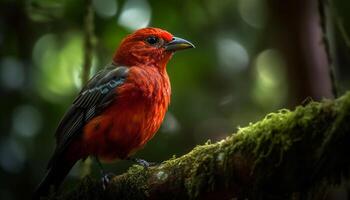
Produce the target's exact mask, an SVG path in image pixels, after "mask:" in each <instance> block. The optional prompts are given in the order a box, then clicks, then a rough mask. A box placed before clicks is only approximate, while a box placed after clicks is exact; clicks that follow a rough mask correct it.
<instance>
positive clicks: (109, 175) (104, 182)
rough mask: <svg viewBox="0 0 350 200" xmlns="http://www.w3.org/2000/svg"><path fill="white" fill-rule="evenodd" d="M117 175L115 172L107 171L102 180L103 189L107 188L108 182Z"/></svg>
mask: <svg viewBox="0 0 350 200" xmlns="http://www.w3.org/2000/svg"><path fill="white" fill-rule="evenodd" d="M114 176H115V175H114V174H113V173H106V174H103V175H102V178H101V182H102V189H103V190H106V188H107V186H108V184H109V183H110V182H111V180H112V178H113V177H114Z"/></svg>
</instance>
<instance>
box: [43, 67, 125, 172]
mask: <svg viewBox="0 0 350 200" xmlns="http://www.w3.org/2000/svg"><path fill="white" fill-rule="evenodd" d="M128 71H129V70H128V68H127V67H123V66H119V67H117V66H114V65H110V66H107V67H106V68H105V69H103V70H101V71H100V72H98V73H97V74H96V75H95V76H94V77H92V78H91V79H90V81H89V82H88V83H87V85H86V86H85V87H84V88H83V89H82V90H81V92H80V93H79V95H78V96H77V98H76V99H75V100H74V102H73V104H72V105H71V107H70V109H69V110H68V111H67V112H66V113H65V115H64V116H63V118H62V120H61V122H60V124H59V125H58V128H57V130H56V134H55V135H56V140H57V146H56V150H55V153H54V155H53V156H52V158H51V160H50V162H49V164H48V167H51V166H52V164H53V162H55V160H56V157H57V156H60V155H61V154H62V152H63V151H64V150H65V149H66V148H67V146H68V145H69V144H70V142H71V141H72V138H74V137H76V136H78V135H80V133H81V131H82V128H83V127H84V125H85V124H86V123H87V122H88V121H89V120H90V119H92V118H93V117H95V116H97V115H99V114H100V113H101V112H102V111H103V110H104V109H105V108H106V107H107V106H108V105H109V104H110V103H111V102H112V101H114V100H115V99H116V96H115V95H116V93H115V92H114V90H115V88H117V87H118V86H120V85H122V84H123V83H124V81H125V79H126V77H127V75H128Z"/></svg>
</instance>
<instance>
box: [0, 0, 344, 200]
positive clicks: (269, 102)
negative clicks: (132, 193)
mask: <svg viewBox="0 0 350 200" xmlns="http://www.w3.org/2000/svg"><path fill="white" fill-rule="evenodd" d="M317 3H318V2H317V0H284V1H279V0H265V1H264V0H220V1H218V0H188V1H178V0H167V1H164V0H163V1H162V0H92V6H93V9H94V15H95V17H94V21H93V22H94V26H95V30H94V34H95V37H94V38H93V40H94V41H93V43H94V44H95V49H94V51H93V59H92V68H91V74H94V73H95V72H96V71H97V70H99V69H101V68H103V67H104V66H105V64H107V63H108V62H110V60H111V56H112V54H113V53H114V50H115V48H116V47H117V46H118V45H119V42H120V40H121V39H122V38H123V37H125V36H126V35H127V34H129V33H131V32H132V31H134V30H136V29H139V28H142V27H146V26H155V27H160V28H163V29H166V30H168V31H169V32H171V33H173V34H174V35H176V36H179V37H183V38H186V39H188V40H190V41H192V42H193V43H194V44H195V45H196V47H197V48H196V49H194V50H189V51H186V52H179V53H177V54H176V55H175V56H174V57H173V59H172V61H171V62H170V63H169V64H168V73H169V76H170V79H171V83H172V102H171V106H170V108H169V112H168V114H167V116H166V119H165V121H164V123H163V126H162V128H161V130H160V131H159V133H158V134H157V135H156V136H155V137H154V139H153V140H151V142H149V143H148V144H147V146H146V147H145V148H144V149H143V150H142V151H140V152H138V153H137V155H136V157H141V158H144V159H146V160H149V161H156V162H161V161H162V160H166V159H169V158H171V157H172V156H173V155H176V156H181V155H183V154H185V153H186V152H188V151H189V150H191V149H192V148H193V147H194V146H195V145H197V144H203V143H204V142H206V141H207V140H208V139H211V141H217V140H221V139H223V138H225V137H226V136H228V135H230V134H232V133H234V132H235V131H236V129H237V127H238V126H246V125H248V124H249V123H250V122H254V121H257V120H259V119H261V118H262V117H263V116H264V115H265V114H267V113H269V112H273V111H276V110H278V109H281V108H290V109H293V108H294V107H295V106H296V105H300V104H303V103H305V102H307V101H308V100H307V99H313V100H320V99H322V98H332V97H333V96H334V93H333V92H332V84H331V82H332V81H331V78H330V77H331V76H330V68H329V66H330V65H332V66H333V69H334V70H333V71H334V76H335V80H336V83H337V91H338V93H339V94H340V95H341V94H343V93H344V92H345V91H346V90H347V89H349V88H350V79H349V75H350V68H349V64H350V56H349V55H350V49H349V47H350V39H349V33H350V12H348V11H349V10H350V1H341V0H333V1H331V2H329V3H326V4H325V5H326V6H325V9H324V11H325V15H324V16H323V18H324V19H323V20H322V21H321V20H320V15H319V6H318V4H317ZM85 5H86V1H83V0H76V1H68V0H62V1H53V0H32V1H30V0H17V1H11V0H1V1H0V17H1V18H0V97H1V98H0V102H1V103H0V109H1V111H0V130H1V134H0V199H9V200H11V199H27V198H28V197H29V195H30V194H31V192H32V191H33V189H34V188H35V186H36V185H37V184H38V183H39V181H40V179H41V178H42V177H43V175H44V173H45V169H46V164H47V161H48V159H49V157H50V155H51V154H52V152H53V150H54V146H55V140H54V136H53V135H54V131H55V128H56V126H57V124H58V122H59V120H60V118H61V117H62V115H63V113H64V112H65V110H66V109H67V108H68V106H69V105H70V104H71V102H72V100H73V98H74V97H75V95H76V94H77V92H78V91H79V90H80V88H81V85H82V80H81V79H82V78H81V77H82V68H83V67H82V66H83V61H84V35H85V33H84V30H85V28H84V15H85V14H86V8H85V7H86V6H85ZM321 10H322V9H321ZM321 13H322V12H321ZM321 22H323V23H321ZM322 24H323V25H324V29H325V30H324V32H322V29H321V27H322ZM324 33H326V34H327V38H328V42H329V45H328V46H327V47H328V48H327V49H329V54H330V55H331V59H328V58H327V53H326V50H325V49H326V48H325V45H324V42H323V35H324ZM131 164H132V163H130V162H128V161H122V162H119V163H117V164H116V163H114V164H106V165H105V166H106V168H107V169H108V171H111V172H114V173H116V174H119V173H122V172H123V171H125V170H126V169H127V167H129V166H130V165H131ZM79 168H80V167H79V165H78V166H76V167H75V168H74V169H73V170H72V172H71V174H70V176H69V177H68V178H67V179H66V182H65V183H64V187H66V188H67V187H74V185H76V184H77V183H78V180H79V178H80V176H81V172H80V171H81V170H79ZM92 174H93V176H94V177H96V178H99V171H98V169H97V166H96V164H92ZM336 195H340V196H341V195H342V196H341V197H343V198H346V193H345V192H338V193H337V194H336Z"/></svg>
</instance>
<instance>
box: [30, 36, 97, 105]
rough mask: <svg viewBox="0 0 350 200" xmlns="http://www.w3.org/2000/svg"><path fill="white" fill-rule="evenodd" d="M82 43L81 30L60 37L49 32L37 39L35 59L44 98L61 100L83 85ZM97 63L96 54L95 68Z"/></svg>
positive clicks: (40, 89) (94, 58)
mask: <svg viewBox="0 0 350 200" xmlns="http://www.w3.org/2000/svg"><path fill="white" fill-rule="evenodd" d="M61 40H62V41H61ZM82 46H83V41H82V34H81V33H80V32H70V33H68V34H67V35H65V37H64V38H63V39H60V40H59V39H58V38H57V37H56V36H55V35H53V34H47V35H44V36H42V37H41V38H40V39H39V40H38V41H37V42H36V44H35V46H34V50H33V59H34V61H35V64H36V66H37V67H38V68H39V72H38V73H37V79H36V81H37V88H38V91H39V93H40V94H41V95H42V96H43V97H44V98H46V99H48V100H50V101H59V100H60V99H59V98H58V97H63V96H67V95H68V94H70V93H72V92H73V91H75V90H76V89H79V88H81V70H82V65H83V48H82ZM96 63H97V61H96V56H95V55H94V57H93V66H92V68H93V69H94V67H95V65H96Z"/></svg>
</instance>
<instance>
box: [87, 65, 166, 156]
mask: <svg viewBox="0 0 350 200" xmlns="http://www.w3.org/2000/svg"><path fill="white" fill-rule="evenodd" d="M153 76H154V75H153ZM116 93H117V98H116V100H115V101H114V102H113V104H112V105H110V107H109V108H107V109H106V110H105V111H104V112H103V113H102V114H101V115H100V116H98V117H96V118H94V119H92V120H91V121H90V122H89V123H88V124H87V126H86V127H85V129H84V140H85V141H86V143H87V144H89V145H88V146H89V149H90V151H91V154H97V155H98V156H100V157H102V158H104V159H106V160H112V159H115V158H121V159H123V158H126V157H128V156H129V155H130V154H132V153H133V152H135V151H136V150H138V149H140V148H142V147H143V146H144V145H145V144H146V143H147V142H148V141H149V140H150V139H151V138H152V137H153V136H154V134H155V133H156V132H157V130H158V129H159V128H160V126H161V123H162V122H163V119H164V116H165V114H166V111H167V108H168V105H169V103H170V84H169V79H168V78H167V75H166V77H162V75H160V76H158V75H157V76H155V77H152V76H150V74H148V73H147V72H142V73H138V74H137V75H133V76H131V78H130V79H129V80H127V81H126V83H125V84H124V85H122V86H121V87H120V88H118V89H117V91H116Z"/></svg>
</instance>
